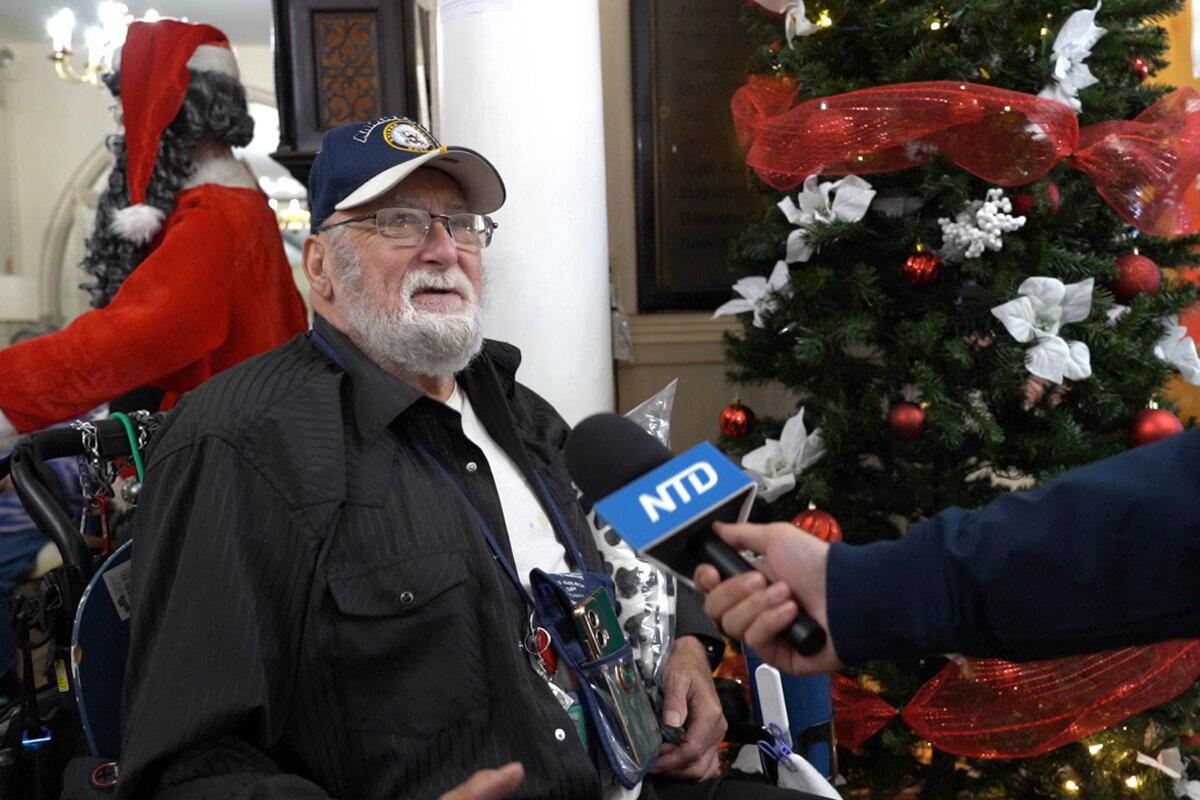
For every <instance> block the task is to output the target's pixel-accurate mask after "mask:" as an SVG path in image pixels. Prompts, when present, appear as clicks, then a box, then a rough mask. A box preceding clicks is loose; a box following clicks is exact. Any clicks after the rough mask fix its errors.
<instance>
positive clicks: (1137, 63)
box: [1129, 56, 1150, 81]
mask: <svg viewBox="0 0 1200 800" xmlns="http://www.w3.org/2000/svg"><path fill="white" fill-rule="evenodd" d="M1129 66H1131V67H1133V74H1134V75H1137V79H1138V80H1139V81H1144V80H1146V78H1149V77H1150V59H1148V58H1146V57H1145V56H1134V57H1133V58H1131V59H1129Z"/></svg>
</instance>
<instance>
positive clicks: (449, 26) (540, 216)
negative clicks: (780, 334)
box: [438, 0, 613, 424]
mask: <svg viewBox="0 0 1200 800" xmlns="http://www.w3.org/2000/svg"><path fill="white" fill-rule="evenodd" d="M440 9H441V11H440V14H441V17H440V18H441V22H442V31H441V38H440V42H439V54H438V58H439V61H440V66H439V73H440V92H439V101H440V104H441V108H440V119H441V125H440V131H439V136H440V138H441V139H442V141H444V142H446V143H448V144H455V145H465V146H467V147H471V148H474V149H477V150H479V151H480V152H481V153H483V154H485V155H486V156H487V157H488V158H489V159H490V160H491V161H492V162H493V163H494V164H495V165H496V168H497V169H498V170H499V172H500V174H501V175H502V176H503V177H504V182H505V185H506V187H507V189H508V199H507V202H506V204H505V206H504V207H503V208H502V209H500V211H498V212H497V213H496V215H495V216H496V219H497V222H499V224H500V229H499V230H498V231H497V233H496V239H495V242H494V244H493V245H492V247H491V248H489V249H488V251H487V253H486V255H485V257H484V263H485V264H486V265H487V268H488V277H489V280H488V295H489V302H488V306H487V309H486V312H485V315H484V331H485V332H486V333H487V335H488V336H491V337H493V338H497V339H503V340H505V341H509V342H512V343H514V344H516V345H518V346H519V347H520V348H521V350H522V353H523V361H522V364H521V372H520V373H519V377H520V379H521V380H522V382H524V383H526V384H527V385H529V386H530V387H531V388H532V389H533V390H534V391H536V392H538V393H540V394H541V395H543V396H544V397H545V398H546V399H548V400H549V401H550V402H551V403H552V404H553V405H554V406H555V407H556V408H557V409H558V410H559V412H560V413H561V414H562V415H563V417H565V418H566V420H567V421H568V422H570V423H572V424H574V423H576V422H578V421H579V420H580V419H581V418H582V417H584V416H586V415H588V414H591V413H595V412H597V411H607V410H611V409H612V405H613V375H612V348H611V338H610V333H609V330H610V329H609V293H608V238H607V236H608V220H607V216H606V206H605V186H604V164H605V160H604V123H603V120H604V108H603V102H602V93H601V61H600V18H599V7H598V0H571V1H570V2H564V0H511V2H506V3H495V4H492V5H490V6H487V5H482V4H476V3H470V2H456V3H447V2H443V4H442V5H441V7H440Z"/></svg>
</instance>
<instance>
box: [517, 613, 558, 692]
mask: <svg viewBox="0 0 1200 800" xmlns="http://www.w3.org/2000/svg"><path fill="white" fill-rule="evenodd" d="M528 631H529V632H528V633H526V634H525V638H524V639H523V640H522V641H521V649H523V650H524V651H525V652H526V653H528V654H529V661H530V663H531V664H533V668H534V670H536V671H537V673H538V674H539V675H541V676H542V677H543V678H545V679H546V680H547V681H551V680H553V679H554V675H555V673H556V672H558V654H557V653H555V652H554V643H553V642H552V641H551V639H550V631H548V630H546V629H545V628H543V627H542V626H541V625H538V624H537V621H536V620H535V619H534V616H533V612H530V614H529V628H528Z"/></svg>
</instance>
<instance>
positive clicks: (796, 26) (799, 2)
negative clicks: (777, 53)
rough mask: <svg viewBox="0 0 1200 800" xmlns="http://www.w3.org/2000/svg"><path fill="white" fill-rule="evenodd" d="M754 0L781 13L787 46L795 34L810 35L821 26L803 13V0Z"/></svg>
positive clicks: (790, 43) (770, 9) (769, 9)
mask: <svg viewBox="0 0 1200 800" xmlns="http://www.w3.org/2000/svg"><path fill="white" fill-rule="evenodd" d="M756 2H757V3H758V4H759V5H760V6H762V7H763V8H765V9H767V10H768V11H772V12H774V13H776V14H783V30H784V34H785V35H786V36H787V43H788V47H791V46H792V40H793V39H795V38H796V37H797V36H812V35H813V34H814V33H816V32H817V31H819V30H821V26H820V25H817V24H816V23H813V22H809V21H808V16H807V15H806V14H805V13H804V0H756Z"/></svg>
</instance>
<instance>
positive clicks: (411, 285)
mask: <svg viewBox="0 0 1200 800" xmlns="http://www.w3.org/2000/svg"><path fill="white" fill-rule="evenodd" d="M427 289H439V290H443V291H446V290H449V291H453V292H457V293H458V294H459V295H461V296H462V298H463V300H465V301H466V302H467V303H474V302H475V289H474V288H473V287H472V286H471V282H470V281H469V280H467V276H466V273H464V272H463V271H462V269H461V268H458V267H455V268H454V269H451V270H446V271H443V272H430V271H426V270H422V271H419V272H409V273H408V274H406V275H405V276H404V279H403V280H402V281H401V282H400V293H401V294H402V295H403V296H404V299H405V300H412V297H413V295H414V294H416V293H418V292H423V291H425V290H427Z"/></svg>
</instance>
